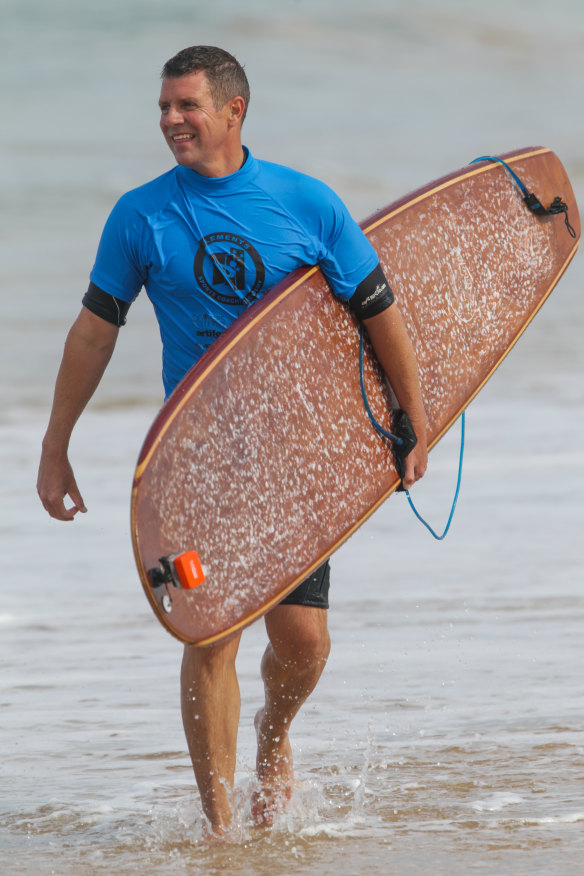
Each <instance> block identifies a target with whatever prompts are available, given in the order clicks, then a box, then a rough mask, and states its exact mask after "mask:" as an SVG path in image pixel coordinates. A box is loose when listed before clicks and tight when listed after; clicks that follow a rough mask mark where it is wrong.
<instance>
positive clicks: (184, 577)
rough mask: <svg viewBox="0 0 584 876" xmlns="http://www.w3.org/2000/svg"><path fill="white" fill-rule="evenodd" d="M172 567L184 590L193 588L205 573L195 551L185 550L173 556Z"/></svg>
mask: <svg viewBox="0 0 584 876" xmlns="http://www.w3.org/2000/svg"><path fill="white" fill-rule="evenodd" d="M173 563H174V567H175V569H176V573H177V575H178V577H179V581H180V583H181V586H182V587H183V588H184V589H185V590H193V589H194V588H195V587H198V586H199V584H202V583H203V581H204V580H205V573H204V572H203V567H202V565H201V561H200V559H199V555H198V553H197V552H196V551H185V552H184V554H178V556H176V557H174V558H173Z"/></svg>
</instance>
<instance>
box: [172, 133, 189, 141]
mask: <svg viewBox="0 0 584 876" xmlns="http://www.w3.org/2000/svg"><path fill="white" fill-rule="evenodd" d="M193 139H194V134H173V136H172V141H173V143H181V142H183V141H184V140H193Z"/></svg>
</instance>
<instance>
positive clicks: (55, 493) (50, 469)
mask: <svg viewBox="0 0 584 876" xmlns="http://www.w3.org/2000/svg"><path fill="white" fill-rule="evenodd" d="M37 492H38V494H39V496H40V500H41V502H42V503H43V507H44V508H45V510H46V511H48V513H49V514H50V515H51V517H54V518H55V520H73V518H74V517H75V515H76V514H77V513H78V512H79V511H81V512H82V513H83V514H85V512H86V511H87V508H86V507H85V503H84V502H83V499H82V497H81V493H80V492H79V489H78V487H77V483H76V481H75V476H74V474H73V469H72V468H71V465H70V463H69V460H68V458H67V457H66V456H65V457H62V456H54V455H51V454H50V453H48V452H46V451H43V454H42V456H41V462H40V466H39V474H38V479H37ZM66 496H69V498H70V499H71V501H72V502H73V505H72V506H71V507H70V508H66V507H65V501H64V500H65V497H66Z"/></svg>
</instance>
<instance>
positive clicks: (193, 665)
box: [181, 636, 239, 683]
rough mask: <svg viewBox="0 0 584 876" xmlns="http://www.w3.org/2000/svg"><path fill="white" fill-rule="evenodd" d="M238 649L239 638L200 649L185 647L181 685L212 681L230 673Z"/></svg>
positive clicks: (193, 646) (191, 646) (190, 646)
mask: <svg viewBox="0 0 584 876" xmlns="http://www.w3.org/2000/svg"><path fill="white" fill-rule="evenodd" d="M238 647H239V636H237V637H234V638H232V639H228V640H227V641H226V642H219V643H218V644H216V645H209V646H206V647H202V648H201V647H198V646H196V645H185V647H184V652H183V660H182V668H181V677H182V681H183V683H185V682H190V683H192V682H193V681H195V682H196V681H203V680H205V679H212V678H214V677H217V676H221V675H223V674H224V673H225V672H230V671H231V670H232V668H233V667H234V666H235V658H236V656H237V650H238Z"/></svg>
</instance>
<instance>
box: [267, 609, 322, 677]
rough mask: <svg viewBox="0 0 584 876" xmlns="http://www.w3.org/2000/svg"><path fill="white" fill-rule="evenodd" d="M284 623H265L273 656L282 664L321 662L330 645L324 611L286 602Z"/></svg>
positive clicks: (311, 664)
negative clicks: (287, 615) (289, 604)
mask: <svg viewBox="0 0 584 876" xmlns="http://www.w3.org/2000/svg"><path fill="white" fill-rule="evenodd" d="M286 608H287V609H288V612H287V614H289V615H290V616H289V618H288V620H287V622H285V623H275V624H269V623H268V624H267V627H268V636H269V639H270V644H271V646H272V649H273V651H274V654H275V656H276V658H277V659H278V660H279V661H280V662H281V663H283V664H285V665H291V664H296V665H297V666H300V667H301V666H302V665H310V666H313V665H315V664H321V665H322V666H324V664H325V663H326V661H327V658H328V656H329V653H330V649H331V640H330V636H329V632H328V627H327V620H326V612H325V611H324V610H323V609H320V608H315V609H310V608H308V609H307V608H305V607H303V606H286Z"/></svg>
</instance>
